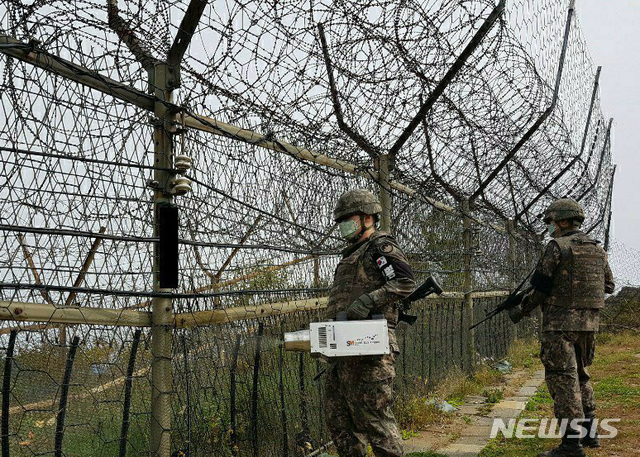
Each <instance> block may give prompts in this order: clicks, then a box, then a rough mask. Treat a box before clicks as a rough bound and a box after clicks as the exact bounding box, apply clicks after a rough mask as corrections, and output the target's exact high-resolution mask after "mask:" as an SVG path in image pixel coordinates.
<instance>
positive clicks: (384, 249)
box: [380, 241, 393, 254]
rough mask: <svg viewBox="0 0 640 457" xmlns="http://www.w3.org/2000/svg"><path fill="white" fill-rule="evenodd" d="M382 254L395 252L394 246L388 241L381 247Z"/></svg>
mask: <svg viewBox="0 0 640 457" xmlns="http://www.w3.org/2000/svg"><path fill="white" fill-rule="evenodd" d="M380 252H383V253H385V254H390V253H391V252H393V244H391V243H389V242H388V241H387V242H385V243H382V244H381V245H380Z"/></svg>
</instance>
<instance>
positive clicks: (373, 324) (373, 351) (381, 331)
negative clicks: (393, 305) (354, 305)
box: [310, 319, 391, 357]
mask: <svg viewBox="0 0 640 457" xmlns="http://www.w3.org/2000/svg"><path fill="white" fill-rule="evenodd" d="M310 333H311V335H310V339H311V353H312V354H321V355H324V356H326V357H348V356H358V355H383V354H390V353H391V350H390V348H389V329H388V327H387V320H386V319H368V320H363V321H335V322H313V323H311V325H310Z"/></svg>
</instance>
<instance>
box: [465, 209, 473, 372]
mask: <svg viewBox="0 0 640 457" xmlns="http://www.w3.org/2000/svg"><path fill="white" fill-rule="evenodd" d="M462 214H463V219H462V227H463V234H462V236H463V243H464V255H463V257H464V277H463V285H462V288H463V291H464V315H465V329H464V330H465V332H466V340H467V344H466V346H467V348H466V351H465V358H464V369H465V371H466V372H467V373H472V372H473V365H474V359H475V353H476V343H475V330H473V329H469V327H470V326H471V323H472V322H473V297H472V295H471V292H472V288H473V271H472V270H471V267H472V265H471V217H470V216H471V214H470V206H469V199H467V198H465V199H464V200H462Z"/></svg>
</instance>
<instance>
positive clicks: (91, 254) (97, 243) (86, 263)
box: [64, 227, 107, 306]
mask: <svg viewBox="0 0 640 457" xmlns="http://www.w3.org/2000/svg"><path fill="white" fill-rule="evenodd" d="M106 230H107V228H106V227H100V234H103V233H104V232H105V231H106ZM100 243H102V238H100V237H98V238H96V239H95V240H94V241H93V244H92V245H91V249H89V253H88V254H87V257H86V258H85V259H84V263H83V264H82V268H80V272H79V273H78V277H77V278H76V281H75V282H74V283H73V287H80V285H81V284H82V282H83V281H84V277H85V276H86V274H87V271H88V270H89V267H90V266H91V263H92V262H93V258H94V257H95V255H96V251H97V250H98V247H100ZM76 295H77V294H76V292H71V293H70V294H69V296H68V297H67V299H66V300H65V302H64V305H65V306H70V305H71V304H72V303H73V299H74V298H76Z"/></svg>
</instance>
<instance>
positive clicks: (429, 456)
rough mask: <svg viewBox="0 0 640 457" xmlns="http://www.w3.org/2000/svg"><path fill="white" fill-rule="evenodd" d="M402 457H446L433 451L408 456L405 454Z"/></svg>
mask: <svg viewBox="0 0 640 457" xmlns="http://www.w3.org/2000/svg"><path fill="white" fill-rule="evenodd" d="M404 457H447V456H446V455H445V454H439V453H437V452H434V451H428V452H412V453H410V454H405V455H404Z"/></svg>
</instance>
